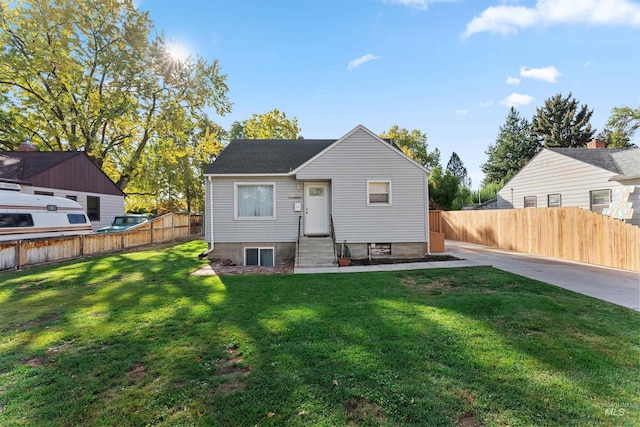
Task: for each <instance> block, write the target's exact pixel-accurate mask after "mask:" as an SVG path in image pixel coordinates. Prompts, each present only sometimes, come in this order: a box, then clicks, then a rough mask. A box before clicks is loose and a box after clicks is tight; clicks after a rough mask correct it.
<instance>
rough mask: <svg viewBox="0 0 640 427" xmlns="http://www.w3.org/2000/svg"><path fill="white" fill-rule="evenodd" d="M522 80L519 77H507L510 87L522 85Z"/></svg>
mask: <svg viewBox="0 0 640 427" xmlns="http://www.w3.org/2000/svg"><path fill="white" fill-rule="evenodd" d="M520 81H521V80H520V79H519V78H517V77H507V84H508V85H518V84H520Z"/></svg>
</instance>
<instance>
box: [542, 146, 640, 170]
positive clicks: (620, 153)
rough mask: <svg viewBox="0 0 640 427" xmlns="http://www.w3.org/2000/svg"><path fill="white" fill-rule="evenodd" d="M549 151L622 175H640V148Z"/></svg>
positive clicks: (553, 149)
mask: <svg viewBox="0 0 640 427" xmlns="http://www.w3.org/2000/svg"><path fill="white" fill-rule="evenodd" d="M548 150H551V151H554V152H556V153H559V154H562V155H564V156H567V157H571V158H573V159H576V160H580V161H581V162H584V163H588V164H590V165H593V166H597V167H599V168H602V169H606V170H608V171H611V172H615V173H617V174H620V175H631V174H638V173H640V170H639V169H640V166H639V165H640V148H606V149H605V148H600V149H598V148H549V149H548Z"/></svg>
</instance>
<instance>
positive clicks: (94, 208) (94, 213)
mask: <svg viewBox="0 0 640 427" xmlns="http://www.w3.org/2000/svg"><path fill="white" fill-rule="evenodd" d="M87 216H88V217H89V220H91V221H100V197H95V196H87Z"/></svg>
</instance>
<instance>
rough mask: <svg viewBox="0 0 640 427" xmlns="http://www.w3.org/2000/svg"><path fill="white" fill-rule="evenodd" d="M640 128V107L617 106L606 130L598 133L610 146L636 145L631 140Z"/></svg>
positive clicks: (624, 146) (612, 112)
mask: <svg viewBox="0 0 640 427" xmlns="http://www.w3.org/2000/svg"><path fill="white" fill-rule="evenodd" d="M638 129H640V107H636V108H631V107H615V108H614V109H613V110H612V111H611V116H610V117H609V121H608V122H607V127H606V128H605V130H604V131H603V132H602V133H601V134H600V135H598V137H600V138H601V139H604V140H605V141H606V142H607V147H608V148H626V147H634V146H635V144H633V143H632V142H631V140H632V139H633V137H634V136H635V133H636V132H637V131H638Z"/></svg>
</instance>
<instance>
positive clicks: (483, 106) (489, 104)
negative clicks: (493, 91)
mask: <svg viewBox="0 0 640 427" xmlns="http://www.w3.org/2000/svg"><path fill="white" fill-rule="evenodd" d="M492 105H493V101H486V102H479V103H478V106H479V107H480V108H487V107H491V106H492Z"/></svg>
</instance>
